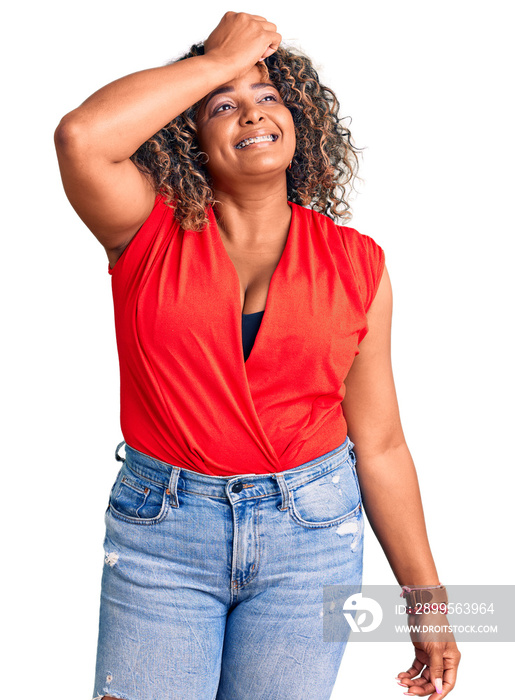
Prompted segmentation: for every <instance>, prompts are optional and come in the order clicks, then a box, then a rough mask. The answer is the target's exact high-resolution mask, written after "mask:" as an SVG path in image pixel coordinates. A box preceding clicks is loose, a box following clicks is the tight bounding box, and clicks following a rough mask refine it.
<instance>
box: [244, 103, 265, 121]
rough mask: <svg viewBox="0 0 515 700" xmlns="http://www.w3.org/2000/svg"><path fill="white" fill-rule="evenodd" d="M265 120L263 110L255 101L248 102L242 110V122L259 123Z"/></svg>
mask: <svg viewBox="0 0 515 700" xmlns="http://www.w3.org/2000/svg"><path fill="white" fill-rule="evenodd" d="M263 120H264V116H263V112H262V110H261V108H260V106H259V105H258V104H256V103H255V102H247V103H245V105H244V106H243V108H242V110H241V112H240V124H241V125H242V126H245V125H246V124H257V123H258V122H260V121H263Z"/></svg>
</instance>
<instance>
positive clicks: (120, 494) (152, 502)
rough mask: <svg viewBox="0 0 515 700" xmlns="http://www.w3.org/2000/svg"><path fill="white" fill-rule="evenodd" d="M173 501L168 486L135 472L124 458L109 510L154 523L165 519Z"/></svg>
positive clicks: (125, 517)
mask: <svg viewBox="0 0 515 700" xmlns="http://www.w3.org/2000/svg"><path fill="white" fill-rule="evenodd" d="M169 505H170V501H169V499H168V495H167V493H166V487H165V486H164V485H163V484H158V483H156V482H154V481H152V480H151V479H148V478H147V477H145V476H142V475H141V474H139V473H137V472H135V471H134V470H133V469H131V468H130V467H129V465H128V464H127V462H124V464H123V465H122V467H121V469H120V471H119V472H118V476H117V477H116V481H115V483H114V485H113V488H112V489H111V494H110V497H109V506H108V510H109V512H110V513H111V514H112V515H113V516H114V517H115V518H119V519H120V520H125V521H126V522H133V523H137V524H140V525H151V524H152V523H158V522H160V521H161V520H163V519H164V518H165V516H166V514H167V512H168V508H169Z"/></svg>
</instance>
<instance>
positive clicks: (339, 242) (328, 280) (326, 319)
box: [109, 195, 384, 476]
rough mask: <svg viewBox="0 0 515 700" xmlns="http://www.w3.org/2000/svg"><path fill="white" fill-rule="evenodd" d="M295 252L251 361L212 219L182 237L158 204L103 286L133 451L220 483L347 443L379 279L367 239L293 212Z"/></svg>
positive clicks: (277, 279) (376, 251)
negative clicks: (347, 409)
mask: <svg viewBox="0 0 515 700" xmlns="http://www.w3.org/2000/svg"><path fill="white" fill-rule="evenodd" d="M289 206H290V207H291V209H292V218H291V224H290V229H289V233H288V238H287V241H286V245H285V248H284V250H283V253H282V256H281V258H280V260H279V263H278V265H277V267H276V269H275V271H274V273H273V275H272V279H271V282H270V287H269V290H268V297H267V301H266V306H265V312H264V314H263V319H262V322H261V326H260V328H259V331H258V334H257V337H256V340H255V344H254V346H253V348H252V351H251V353H250V356H249V358H248V360H247V361H246V362H245V361H244V356H243V348H242V330H241V305H240V291H239V280H238V275H237V272H236V268H235V267H234V265H233V263H232V261H231V259H230V257H229V255H228V253H227V251H226V250H225V246H224V244H223V241H222V238H221V236H220V233H219V230H218V227H217V224H216V219H215V216H214V213H213V210H212V208H209V210H208V216H209V223H208V225H207V226H206V227H205V228H204V229H203V230H202V231H201V232H195V231H188V230H184V229H182V228H181V227H180V226H179V224H178V223H177V221H176V220H175V218H174V212H173V209H171V208H170V207H168V206H166V205H165V204H164V199H163V197H162V196H161V195H158V196H157V197H156V201H155V204H154V208H153V210H152V213H151V214H150V216H149V218H148V219H147V220H146V222H145V223H144V224H143V226H142V227H141V229H140V230H139V231H138V233H137V234H136V235H135V236H134V238H133V239H132V240H131V242H130V244H129V245H128V246H127V248H126V249H125V250H124V252H123V254H122V255H121V257H120V258H119V260H118V262H117V263H116V265H115V266H114V268H113V269H112V270H111V269H110V268H109V272H110V273H111V275H112V291H113V302H114V313H115V324H116V338H117V345H118V354H119V361H120V392H121V397H120V398H121V427H122V433H123V436H124V439H125V442H126V443H127V444H128V445H130V446H131V447H133V448H134V449H136V450H139V451H140V452H143V453H145V454H147V455H150V456H151V457H154V458H156V459H159V460H161V461H163V462H167V463H169V464H175V465H177V466H180V467H185V468H187V469H191V470H193V471H198V472H202V473H204V474H212V475H216V476H234V475H237V474H244V473H254V474H262V473H267V472H278V471H283V470H286V469H290V468H292V467H296V466H299V465H300V464H303V463H304V462H308V461H310V460H312V459H315V458H317V457H319V456H320V455H322V454H325V453H326V452H329V451H330V450H333V449H335V448H336V447H338V446H339V445H340V444H341V443H342V442H344V440H345V438H346V435H347V425H346V422H345V418H344V416H343V413H342V408H341V405H340V404H341V401H342V399H343V397H344V394H345V385H344V381H345V377H346V376H347V373H348V371H349V369H350V366H351V365H352V362H353V360H354V357H355V356H356V355H357V354H358V352H359V349H358V344H359V343H360V342H361V340H362V339H363V338H364V336H365V335H366V333H367V330H368V327H367V318H366V312H367V311H368V309H369V307H370V304H371V303H372V300H373V298H374V295H375V293H376V290H377V287H378V285H379V281H380V279H381V275H382V271H383V267H384V252H383V249H382V248H381V247H380V246H379V245H378V244H377V243H375V242H374V241H373V240H372V238H370V237H369V236H365V235H363V234H360V233H358V231H356V230H355V229H353V228H349V227H347V226H337V225H336V224H335V223H334V222H333V221H332V220H331V219H330V218H329V217H327V216H324V215H322V214H318V213H316V212H314V211H312V210H311V209H306V208H304V207H301V206H299V205H297V204H293V203H292V202H289Z"/></svg>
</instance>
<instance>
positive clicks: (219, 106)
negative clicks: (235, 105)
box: [213, 102, 232, 114]
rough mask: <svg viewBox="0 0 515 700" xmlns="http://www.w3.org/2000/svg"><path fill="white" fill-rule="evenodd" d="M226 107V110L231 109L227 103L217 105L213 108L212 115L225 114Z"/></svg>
mask: <svg viewBox="0 0 515 700" xmlns="http://www.w3.org/2000/svg"><path fill="white" fill-rule="evenodd" d="M226 107H227V108H228V109H232V105H231V104H229V102H224V103H223V104H221V105H218V107H216V108H215V110H214V112H213V114H216V113H217V112H227V109H226Z"/></svg>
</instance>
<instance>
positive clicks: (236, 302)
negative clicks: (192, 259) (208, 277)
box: [210, 201, 295, 372]
mask: <svg viewBox="0 0 515 700" xmlns="http://www.w3.org/2000/svg"><path fill="white" fill-rule="evenodd" d="M288 206H289V207H290V209H291V217H290V226H289V228H288V236H287V237H286V243H285V245H284V248H283V252H282V253H281V257H280V258H279V262H278V263H277V265H276V267H275V270H274V271H273V273H272V276H271V278H270V284H269V285H268V292H267V295H266V302H265V308H264V309H263V310H262V311H261V312H258V313H262V314H263V317H262V319H261V324H260V326H259V329H258V332H257V334H256V338H255V340H254V345H253V347H252V350H251V351H250V354H249V356H248V358H247V359H246V360H245V358H244V353H243V332H242V322H241V321H242V315H243V311H242V309H241V307H240V277H239V275H238V271H237V270H236V267H235V265H234V263H233V261H232V260H231V256H230V255H229V253H228V252H227V250H226V248H225V245H224V242H223V240H222V235H221V233H220V229H219V228H218V222H217V220H216V216H215V212H214V210H213V207H211V208H210V213H211V216H212V224H213V229H214V231H215V240H216V241H217V243H218V245H219V247H220V249H221V254H222V257H223V258H224V260H225V263H226V267H228V268H229V269H230V270H231V275H232V278H233V280H234V281H235V283H236V284H235V286H236V291H237V295H236V296H234V293H233V292H231V303H232V307H233V309H234V310H237V312H238V313H237V319H238V323H237V326H238V329H239V330H238V333H239V337H238V342H239V353H240V355H241V361H242V363H243V367H244V370H245V372H247V366H248V364H249V362H250V361H251V360H252V357H253V356H254V355H255V351H256V346H257V349H258V351H259V349H260V347H261V343H262V342H263V341H261V337H262V336H263V334H265V335H266V333H267V330H268V326H269V325H270V323H272V322H273V318H272V319H270V306H272V309H273V306H274V305H275V303H276V302H275V300H274V301H273V302H271V299H272V298H273V295H272V293H273V291H274V287H275V282H276V280H277V277H278V273H280V271H281V269H282V267H283V266H284V265H285V260H286V258H287V257H288V256H289V254H290V249H291V247H292V245H293V243H292V239H293V231H294V225H293V223H294V218H295V204H294V203H293V202H290V201H288ZM231 286H233V285H231Z"/></svg>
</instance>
